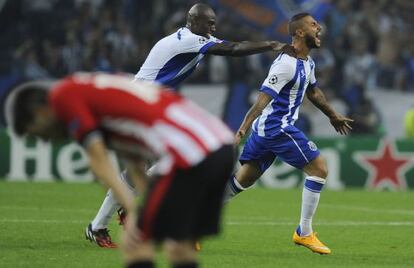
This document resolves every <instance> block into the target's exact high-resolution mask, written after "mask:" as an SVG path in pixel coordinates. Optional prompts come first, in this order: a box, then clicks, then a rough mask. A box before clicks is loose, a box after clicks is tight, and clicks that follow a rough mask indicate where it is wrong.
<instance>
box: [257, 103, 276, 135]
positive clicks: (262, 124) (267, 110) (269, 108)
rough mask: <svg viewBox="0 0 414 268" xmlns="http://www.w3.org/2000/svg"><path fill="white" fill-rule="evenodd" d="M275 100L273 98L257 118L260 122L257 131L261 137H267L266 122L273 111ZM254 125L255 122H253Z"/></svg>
mask: <svg viewBox="0 0 414 268" xmlns="http://www.w3.org/2000/svg"><path fill="white" fill-rule="evenodd" d="M273 102H274V100H271V101H270V102H269V103H268V104H267V106H266V107H265V108H264V110H263V112H262V114H261V115H260V116H259V118H258V119H257V120H259V123H258V124H257V133H258V134H259V136H260V137H265V122H266V119H267V117H268V116H269V114H271V113H273V106H272V103H273ZM253 125H254V124H253Z"/></svg>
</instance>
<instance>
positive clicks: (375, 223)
mask: <svg viewBox="0 0 414 268" xmlns="http://www.w3.org/2000/svg"><path fill="white" fill-rule="evenodd" d="M225 224H227V225H253V226H285V225H286V226H289V225H294V226H296V225H297V224H298V223H297V222H278V221H227V222H226V223H225ZM314 224H315V225H329V226H414V222H413V221H326V222H315V223H314Z"/></svg>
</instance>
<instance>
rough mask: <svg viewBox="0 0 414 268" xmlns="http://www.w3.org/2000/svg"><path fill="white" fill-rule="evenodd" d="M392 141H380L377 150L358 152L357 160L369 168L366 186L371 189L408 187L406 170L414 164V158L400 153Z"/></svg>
mask: <svg viewBox="0 0 414 268" xmlns="http://www.w3.org/2000/svg"><path fill="white" fill-rule="evenodd" d="M396 152H398V150H396V149H395V148H394V146H393V144H392V143H390V142H388V141H382V142H380V145H379V149H378V150H377V152H374V153H370V152H360V153H357V154H356V157H355V158H356V160H357V162H358V163H359V164H361V165H362V166H363V167H364V168H365V169H367V170H368V173H369V174H368V180H367V183H366V187H368V188H370V189H383V188H390V189H392V190H402V189H405V188H406V187H407V182H406V179H405V176H404V175H405V172H406V171H407V169H408V168H409V167H411V166H412V164H413V162H412V158H411V156H410V155H409V154H402V153H399V154H398V156H397V155H396Z"/></svg>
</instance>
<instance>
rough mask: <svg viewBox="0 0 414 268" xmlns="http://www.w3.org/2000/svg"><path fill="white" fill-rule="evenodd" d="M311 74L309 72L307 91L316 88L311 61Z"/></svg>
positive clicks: (312, 62) (313, 66)
mask: <svg viewBox="0 0 414 268" xmlns="http://www.w3.org/2000/svg"><path fill="white" fill-rule="evenodd" d="M310 65H311V72H310V80H309V86H308V89H314V88H315V87H316V84H317V82H316V76H315V68H316V67H315V62H314V61H313V60H312V61H311V64H310Z"/></svg>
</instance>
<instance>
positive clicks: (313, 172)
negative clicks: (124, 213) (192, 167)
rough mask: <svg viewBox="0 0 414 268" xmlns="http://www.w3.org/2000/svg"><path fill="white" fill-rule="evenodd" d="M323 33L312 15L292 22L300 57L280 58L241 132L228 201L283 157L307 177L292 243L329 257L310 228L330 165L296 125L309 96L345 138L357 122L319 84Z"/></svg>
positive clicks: (291, 26) (302, 14) (293, 36)
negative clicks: (314, 52)
mask: <svg viewBox="0 0 414 268" xmlns="http://www.w3.org/2000/svg"><path fill="white" fill-rule="evenodd" d="M320 32H321V26H320V25H319V24H318V22H316V21H315V19H314V18H313V17H312V16H311V15H309V14H308V13H300V14H297V15H295V16H293V17H292V18H291V20H290V22H289V33H290V35H291V36H292V39H293V40H292V45H293V46H294V48H295V49H296V53H297V58H294V57H291V56H289V55H286V54H285V53H281V54H280V55H279V56H278V57H277V58H276V60H275V61H274V62H273V64H272V66H271V67H270V71H269V74H268V76H267V78H266V80H265V81H264V83H263V85H262V87H261V90H260V93H259V95H258V98H257V100H256V102H255V104H254V105H253V106H252V107H251V108H250V110H249V111H248V113H247V114H246V116H245V118H244V120H243V123H242V124H241V126H240V128H239V130H238V131H237V133H236V144H239V143H240V140H241V139H242V138H243V137H244V136H245V135H246V133H247V132H248V129H249V128H250V127H252V130H253V131H252V133H251V134H250V136H249V138H248V139H247V142H246V144H245V146H244V149H243V152H242V154H241V156H240V159H239V160H240V163H241V165H242V166H241V168H240V169H239V170H238V171H237V172H236V174H235V176H234V177H233V178H232V179H230V181H229V182H228V186H227V189H226V197H225V199H226V200H229V199H230V198H232V197H233V196H235V195H236V194H238V193H240V192H242V191H243V190H245V189H246V188H247V187H249V186H251V185H252V184H253V183H254V182H255V181H256V180H257V179H258V178H259V177H260V176H261V175H262V174H263V172H264V171H265V170H266V169H267V168H268V167H269V166H270V165H271V164H272V162H273V161H274V160H275V158H276V157H279V158H280V159H281V160H283V161H284V162H286V163H288V164H290V165H292V166H294V167H296V168H298V169H301V170H303V171H304V172H305V173H306V178H305V184H304V187H303V193H302V211H301V219H300V223H299V226H298V227H297V229H296V230H295V232H294V234H293V241H294V242H295V243H296V244H298V245H302V246H305V247H307V248H309V249H310V250H312V251H313V252H317V253H321V254H329V253H331V250H330V249H329V248H328V247H327V246H325V245H324V244H323V243H322V242H320V241H319V240H318V238H317V237H316V235H315V233H314V231H313V229H312V218H313V215H314V214H315V211H316V208H317V206H318V202H319V197H320V192H321V190H322V188H323V185H324V184H325V182H326V177H327V174H328V171H327V167H326V163H325V160H324V159H323V158H322V156H321V155H320V153H319V151H318V148H317V147H316V145H315V144H314V143H313V142H312V141H309V140H308V138H307V137H306V136H305V135H304V134H303V133H302V132H301V131H300V130H299V129H297V128H296V127H295V126H294V123H295V121H296V119H297V118H298V114H299V107H300V105H301V103H302V101H303V98H304V96H305V94H306V96H307V97H308V99H309V100H310V101H311V102H312V103H313V104H314V105H315V106H316V107H318V108H319V109H320V110H321V111H322V112H323V113H324V114H325V115H326V116H328V118H329V120H330V122H331V124H332V126H333V127H334V128H335V130H336V131H337V132H339V133H340V134H347V133H348V132H349V131H350V130H351V126H350V123H351V122H352V121H353V120H351V119H349V118H346V117H343V116H342V115H340V114H338V113H337V112H335V111H334V110H333V109H332V108H331V107H330V106H329V104H328V103H327V101H326V99H325V96H324V94H323V92H322V90H321V89H319V88H318V87H317V85H316V78H315V63H314V62H313V60H312V59H311V57H310V56H309V53H310V51H311V49H313V48H319V47H320V45H321V40H320Z"/></svg>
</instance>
